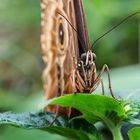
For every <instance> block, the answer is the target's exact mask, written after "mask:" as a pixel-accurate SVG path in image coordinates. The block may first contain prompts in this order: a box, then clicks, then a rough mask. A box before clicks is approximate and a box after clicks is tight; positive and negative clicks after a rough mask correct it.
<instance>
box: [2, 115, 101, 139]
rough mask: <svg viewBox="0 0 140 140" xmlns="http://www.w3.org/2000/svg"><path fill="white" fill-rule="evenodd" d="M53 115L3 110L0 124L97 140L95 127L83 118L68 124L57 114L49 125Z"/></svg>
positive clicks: (70, 137) (66, 119)
mask: <svg viewBox="0 0 140 140" xmlns="http://www.w3.org/2000/svg"><path fill="white" fill-rule="evenodd" d="M54 117H55V114H54V113H45V112H31V113H14V112H5V113H0V124H9V125H13V126H16V127H21V128H25V129H40V130H44V131H47V132H49V133H53V134H58V135H61V136H64V137H66V138H69V139H72V140H77V139H79V140H97V139H96V138H95V137H94V136H93V135H95V136H96V137H97V138H98V139H99V136H98V132H97V130H96V129H95V127H94V126H92V125H91V124H89V123H88V122H87V121H85V120H84V119H81V120H74V121H72V122H71V123H70V124H69V121H68V118H67V117H63V116H59V117H58V118H57V119H56V121H55V122H54V123H53V125H52V126H50V124H51V123H52V120H53V119H54ZM71 128H72V129H71ZM84 131H85V132H84ZM87 132H88V133H87Z"/></svg>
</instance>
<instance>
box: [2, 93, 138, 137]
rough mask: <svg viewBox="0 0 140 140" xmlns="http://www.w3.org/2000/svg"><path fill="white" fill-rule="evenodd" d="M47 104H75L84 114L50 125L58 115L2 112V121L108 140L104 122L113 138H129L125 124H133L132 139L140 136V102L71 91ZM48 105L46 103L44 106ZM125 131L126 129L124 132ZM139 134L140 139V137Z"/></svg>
mask: <svg viewBox="0 0 140 140" xmlns="http://www.w3.org/2000/svg"><path fill="white" fill-rule="evenodd" d="M47 104H55V105H60V106H64V107H72V108H75V109H77V110H79V111H80V112H81V114H82V115H81V116H76V117H74V118H67V117H66V116H59V117H58V118H57V119H56V121H55V122H54V124H53V125H52V126H50V123H51V122H52V120H53V118H54V116H55V114H53V113H46V112H41V111H39V112H31V113H22V114H18V113H13V112H5V113H1V114H0V124H10V125H14V126H18V127H21V128H25V129H40V130H43V131H47V132H49V133H54V134H58V135H61V136H64V137H66V138H68V139H72V140H105V138H106V135H103V133H102V131H101V129H100V127H99V126H100V125H101V124H102V125H103V124H104V128H106V129H107V130H108V131H109V132H110V133H111V134H112V135H111V137H110V139H113V140H123V139H124V140H125V139H126V138H125V137H124V138H123V137H122V133H124V132H123V131H124V130H123V126H124V124H126V123H127V124H129V125H131V124H133V127H135V126H137V128H133V129H130V131H129V132H125V134H124V135H127V133H128V136H129V138H130V140H139V138H140V127H138V126H139V125H140V120H139V103H138V102H137V103H133V102H125V101H117V100H115V99H113V98H111V97H107V96H101V95H92V94H75V95H74V94H69V95H66V96H62V97H58V98H54V99H52V100H50V101H49V102H47ZM44 106H45V105H44ZM121 130H122V131H121ZM136 137H137V139H136Z"/></svg>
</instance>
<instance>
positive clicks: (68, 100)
mask: <svg viewBox="0 0 140 140" xmlns="http://www.w3.org/2000/svg"><path fill="white" fill-rule="evenodd" d="M48 104H57V105H60V106H65V107H72V108H75V109H77V110H79V111H80V112H81V113H82V114H83V117H84V118H85V119H86V120H87V121H88V122H90V123H91V124H94V123H95V122H97V121H103V122H104V123H105V124H106V125H107V127H108V128H109V130H110V131H111V132H112V135H113V139H114V140H122V136H121V132H120V129H121V123H122V121H123V120H125V119H126V118H127V115H126V110H125V107H124V104H122V103H121V102H119V101H117V100H115V99H113V98H111V97H107V96H101V95H92V94H79V93H78V94H70V95H66V96H62V97H58V98H55V99H52V100H50V101H49V103H48Z"/></svg>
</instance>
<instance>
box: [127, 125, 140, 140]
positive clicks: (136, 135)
mask: <svg viewBox="0 0 140 140" xmlns="http://www.w3.org/2000/svg"><path fill="white" fill-rule="evenodd" d="M128 135H129V138H130V140H139V139H140V127H135V128H133V129H131V130H130V131H129V133H128Z"/></svg>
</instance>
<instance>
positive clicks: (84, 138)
mask: <svg viewBox="0 0 140 140" xmlns="http://www.w3.org/2000/svg"><path fill="white" fill-rule="evenodd" d="M43 130H45V131H47V132H50V133H55V134H59V135H61V136H64V137H66V138H68V139H70V140H97V139H96V138H95V137H94V136H93V135H91V134H89V133H86V132H84V131H79V130H74V129H70V128H63V127H46V128H44V129H43ZM98 140H99V139H98Z"/></svg>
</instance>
